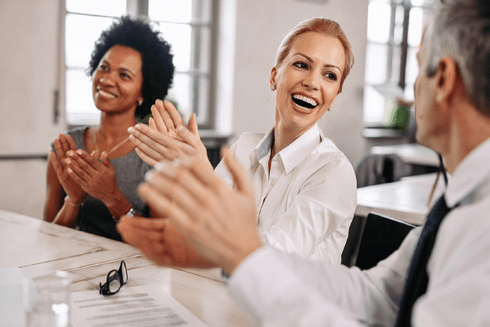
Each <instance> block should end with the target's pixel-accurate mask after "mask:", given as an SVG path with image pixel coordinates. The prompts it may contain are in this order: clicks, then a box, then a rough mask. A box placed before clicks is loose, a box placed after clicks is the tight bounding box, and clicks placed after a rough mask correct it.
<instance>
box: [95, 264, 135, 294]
mask: <svg viewBox="0 0 490 327" xmlns="http://www.w3.org/2000/svg"><path fill="white" fill-rule="evenodd" d="M123 266H124V270H123ZM111 274H113V275H112V276H111ZM124 275H126V281H124V278H123V276H124ZM116 279H117V280H118V281H119V288H118V289H117V291H115V292H111V291H110V290H109V284H110V283H111V282H112V281H114V280H116ZM128 279H129V277H128V269H127V268H126V262H124V260H122V261H121V264H120V265H119V268H118V269H113V270H111V271H109V273H108V274H107V278H106V282H105V283H104V284H102V283H99V294H102V295H114V294H116V293H117V292H119V290H120V289H121V287H122V286H123V285H125V284H127V282H128Z"/></svg>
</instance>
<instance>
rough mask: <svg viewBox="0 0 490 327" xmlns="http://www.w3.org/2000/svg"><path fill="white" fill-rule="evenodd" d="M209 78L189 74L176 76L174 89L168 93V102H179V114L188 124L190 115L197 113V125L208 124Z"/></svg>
mask: <svg viewBox="0 0 490 327" xmlns="http://www.w3.org/2000/svg"><path fill="white" fill-rule="evenodd" d="M208 93H209V80H208V78H207V77H198V76H196V77H192V76H190V75H188V74H175V76H174V82H173V85H172V88H171V89H170V90H169V91H168V96H167V99H168V100H173V101H175V102H177V106H178V109H179V112H180V113H181V115H182V116H183V117H184V121H186V122H187V120H188V119H189V117H190V115H191V114H192V113H193V112H194V113H196V117H197V123H198V124H200V125H201V124H206V123H208V101H207V99H208Z"/></svg>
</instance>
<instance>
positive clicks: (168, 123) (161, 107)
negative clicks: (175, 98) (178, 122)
mask: <svg viewBox="0 0 490 327" xmlns="http://www.w3.org/2000/svg"><path fill="white" fill-rule="evenodd" d="M157 101H158V104H156V102H155V104H156V107H157V110H158V116H154V117H155V122H156V123H157V126H161V125H159V124H163V125H164V126H165V127H166V131H167V132H169V131H170V130H175V125H174V122H173V121H172V118H171V117H170V115H169V114H168V112H167V110H166V108H165V103H164V102H163V101H161V100H160V99H159V100H157ZM157 117H159V119H160V120H161V121H160V122H159V119H158V118H157Z"/></svg>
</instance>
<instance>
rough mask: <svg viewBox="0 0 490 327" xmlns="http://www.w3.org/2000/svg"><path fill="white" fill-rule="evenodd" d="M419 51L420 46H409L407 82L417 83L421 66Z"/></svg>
mask: <svg viewBox="0 0 490 327" xmlns="http://www.w3.org/2000/svg"><path fill="white" fill-rule="evenodd" d="M417 51H418V48H409V49H408V54H407V74H406V79H405V80H406V83H407V84H413V83H415V79H416V78H417V74H418V72H419V66H418V63H417Z"/></svg>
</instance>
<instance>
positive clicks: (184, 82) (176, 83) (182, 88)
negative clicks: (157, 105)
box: [167, 74, 192, 122]
mask: <svg viewBox="0 0 490 327" xmlns="http://www.w3.org/2000/svg"><path fill="white" fill-rule="evenodd" d="M191 98H192V97H191V79H190V77H189V75H187V74H175V75H174V80H173V83H172V87H171V88H170V89H169V90H168V96H167V99H168V100H173V101H175V102H177V107H178V109H179V112H180V113H181V115H183V117H184V121H186V122H187V120H188V119H189V116H190V115H191V114H192V106H191V103H192V101H191Z"/></svg>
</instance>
